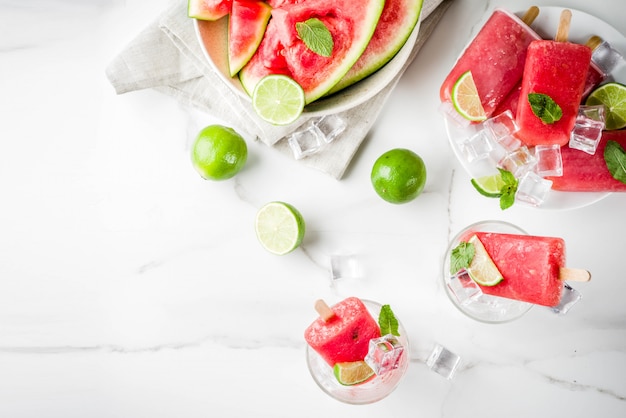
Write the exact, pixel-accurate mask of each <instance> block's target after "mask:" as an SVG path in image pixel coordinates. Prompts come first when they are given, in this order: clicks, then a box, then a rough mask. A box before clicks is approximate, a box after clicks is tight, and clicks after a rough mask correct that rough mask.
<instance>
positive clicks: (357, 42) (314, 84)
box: [239, 0, 384, 103]
mask: <svg viewBox="0 0 626 418" xmlns="http://www.w3.org/2000/svg"><path fill="white" fill-rule="evenodd" d="M281 4H282V5H281V6H280V7H278V8H275V9H273V10H272V18H271V19H270V21H269V24H268V26H267V29H266V31H265V36H264V37H263V40H262V41H261V44H260V46H259V48H258V49H257V51H256V53H255V54H254V56H253V57H252V58H251V59H250V61H249V62H248V64H246V65H245V66H244V67H243V68H242V70H241V71H240V72H239V78H240V80H241V83H242V85H243V87H244V89H245V90H246V91H247V92H248V93H249V94H252V92H253V91H254V86H256V84H257V82H258V81H259V80H260V79H261V78H263V77H265V76H266V75H269V74H286V75H289V76H290V77H292V78H293V79H294V80H295V81H297V82H298V83H299V84H300V85H301V86H302V88H303V90H304V93H305V101H306V103H311V102H312V101H314V100H316V99H318V98H320V97H321V96H323V95H324V94H326V93H327V92H328V91H329V90H330V89H331V88H332V87H333V86H334V85H335V84H336V83H337V82H338V81H339V80H341V78H342V77H343V76H344V75H345V74H346V73H347V72H348V71H349V70H350V68H351V67H352V66H353V65H354V63H355V62H356V61H357V60H358V59H359V57H360V56H361V54H362V53H363V51H364V50H365V48H366V47H367V44H368V43H369V41H370V39H371V38H372V35H373V33H374V30H375V29H376V24H377V23H378V19H379V18H380V14H381V13H382V10H383V6H384V0H360V1H358V2H357V1H355V0H333V1H328V0H306V1H303V2H301V3H296V2H293V3H292V2H289V1H284V2H282V3H281ZM310 18H317V19H319V20H321V21H322V22H323V23H324V25H325V26H326V27H327V28H328V30H329V31H330V33H331V35H332V37H333V51H332V54H331V56H330V57H325V56H321V55H318V54H316V53H315V52H313V51H311V50H310V49H309V48H308V47H307V46H306V45H305V44H304V42H303V41H302V40H301V39H300V38H299V36H298V33H297V31H296V23H297V22H305V21H307V20H308V19H310Z"/></svg>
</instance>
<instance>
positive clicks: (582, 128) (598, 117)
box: [569, 105, 605, 155]
mask: <svg viewBox="0 0 626 418" xmlns="http://www.w3.org/2000/svg"><path fill="white" fill-rule="evenodd" d="M604 114H605V108H604V106H603V105H597V106H580V108H579V109H578V116H576V124H575V125H574V129H572V133H571V134H570V140H569V147H570V148H575V149H577V150H580V151H584V152H586V153H587V154H591V155H593V154H595V153H596V150H597V149H598V144H599V143H600V139H601V138H602V130H603V129H604V121H605V119H604V118H605V116H604Z"/></svg>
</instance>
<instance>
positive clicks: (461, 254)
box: [450, 242, 476, 274]
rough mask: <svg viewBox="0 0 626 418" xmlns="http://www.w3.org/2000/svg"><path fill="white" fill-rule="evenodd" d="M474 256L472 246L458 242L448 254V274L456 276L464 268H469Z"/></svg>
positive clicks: (474, 250)
mask: <svg viewBox="0 0 626 418" xmlns="http://www.w3.org/2000/svg"><path fill="white" fill-rule="evenodd" d="M474 254H476V249H475V248H474V244H471V243H469V242H460V243H459V245H457V246H456V247H454V248H453V249H452V251H451V252H450V274H456V273H458V272H459V271H461V270H463V269H464V268H467V267H469V265H470V264H472V260H473V259H474Z"/></svg>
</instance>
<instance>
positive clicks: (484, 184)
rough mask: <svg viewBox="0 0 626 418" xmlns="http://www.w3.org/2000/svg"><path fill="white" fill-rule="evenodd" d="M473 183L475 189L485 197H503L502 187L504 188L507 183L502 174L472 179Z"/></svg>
mask: <svg viewBox="0 0 626 418" xmlns="http://www.w3.org/2000/svg"><path fill="white" fill-rule="evenodd" d="M471 181H472V185H473V186H474V188H475V189H476V190H478V193H480V194H481V195H483V196H487V197H500V196H502V187H504V185H505V182H504V180H503V179H502V175H501V174H500V173H497V174H492V175H489V176H484V177H479V178H477V179H472V180H471Z"/></svg>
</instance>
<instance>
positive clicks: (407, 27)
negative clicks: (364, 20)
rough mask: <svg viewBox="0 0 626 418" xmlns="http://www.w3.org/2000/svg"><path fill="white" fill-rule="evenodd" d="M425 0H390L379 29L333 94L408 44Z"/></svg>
mask: <svg viewBox="0 0 626 418" xmlns="http://www.w3.org/2000/svg"><path fill="white" fill-rule="evenodd" d="M422 1H423V0H387V1H386V2H385V7H384V9H383V13H382V14H381V15H380V19H379V20H378V24H377V25H376V31H375V32H374V35H373V36H372V39H370V42H369V44H368V45H367V48H366V49H365V51H364V52H363V54H362V55H361V56H360V57H359V60H358V61H357V62H356V63H355V64H354V65H353V66H352V68H350V71H348V73H347V74H346V75H345V76H344V77H343V78H342V79H341V80H340V81H339V82H338V83H337V84H336V85H335V86H334V87H333V88H332V90H331V91H330V93H334V92H337V91H339V90H341V89H344V88H346V87H348V86H350V85H351V84H354V83H356V82H357V81H359V80H362V79H363V78H365V77H367V76H368V75H370V74H372V73H374V72H376V71H377V70H378V69H380V68H381V67H382V66H383V65H385V64H387V63H388V62H389V61H390V60H391V59H392V58H393V57H394V56H395V55H396V54H397V53H398V51H399V50H400V49H401V48H402V47H403V46H404V44H405V43H406V41H407V39H409V36H411V33H412V32H413V29H414V28H415V25H417V22H418V21H419V17H420V13H421V11H422Z"/></svg>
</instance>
